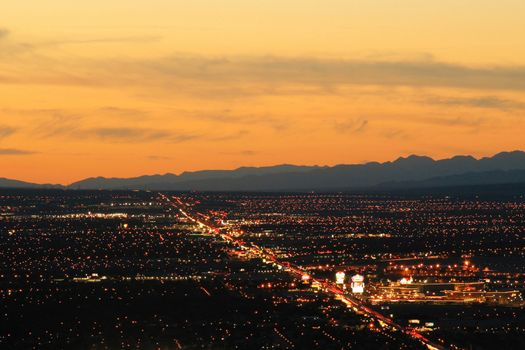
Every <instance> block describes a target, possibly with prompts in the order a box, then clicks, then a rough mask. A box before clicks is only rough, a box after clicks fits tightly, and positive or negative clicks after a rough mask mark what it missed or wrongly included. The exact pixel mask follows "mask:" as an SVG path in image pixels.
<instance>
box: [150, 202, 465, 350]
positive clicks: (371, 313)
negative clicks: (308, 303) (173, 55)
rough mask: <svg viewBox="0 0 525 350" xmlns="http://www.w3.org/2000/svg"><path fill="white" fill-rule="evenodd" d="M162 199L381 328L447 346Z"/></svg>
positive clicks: (433, 349)
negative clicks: (304, 278)
mask: <svg viewBox="0 0 525 350" xmlns="http://www.w3.org/2000/svg"><path fill="white" fill-rule="evenodd" d="M160 195H161V197H162V198H163V199H165V200H166V201H167V202H168V203H169V204H170V205H172V206H173V207H174V208H175V209H177V210H178V211H179V212H180V213H181V214H182V215H183V216H185V217H186V218H187V219H189V220H190V221H192V222H194V223H195V224H197V225H199V227H200V228H202V229H206V230H207V231H208V232H210V233H213V234H215V235H218V236H220V237H221V238H222V239H223V240H225V241H228V242H230V243H231V244H233V245H235V246H237V247H239V248H240V249H243V250H245V251H248V252H250V253H251V254H253V255H255V256H258V257H260V258H261V259H264V260H266V261H268V262H271V263H272V264H274V265H275V266H278V267H280V268H282V269H284V270H285V271H288V272H289V273H290V274H292V275H294V276H296V277H298V278H302V277H303V276H308V277H309V278H310V280H311V282H312V283H313V282H316V283H318V284H319V285H321V287H322V289H323V290H324V291H325V292H326V293H328V294H330V295H332V296H333V297H334V298H337V299H338V300H341V302H343V303H344V304H346V305H347V306H348V307H349V308H351V309H352V310H353V311H354V312H356V313H359V314H362V315H364V316H367V317H369V318H371V319H373V320H375V321H377V322H378V323H379V324H380V325H381V326H382V327H383V329H390V330H393V331H400V332H403V333H405V334H406V335H407V336H409V337H411V338H413V339H416V340H417V341H419V342H421V343H422V344H423V345H425V346H426V347H427V348H428V349H429V350H446V349H449V347H446V346H444V345H442V344H438V343H436V342H434V341H432V340H430V339H428V338H427V337H425V336H424V335H422V334H421V333H419V332H417V331H416V330H414V329H408V328H406V327H403V326H401V325H399V324H397V323H396V322H394V321H393V320H392V319H391V318H389V317H387V316H385V315H383V314H381V313H379V312H377V311H375V310H372V309H371V308H369V307H368V306H367V305H365V304H364V302H363V301H361V300H359V299H357V298H355V297H353V296H352V295H351V294H349V293H347V292H345V291H344V290H342V289H341V288H339V287H338V286H337V285H336V284H335V283H334V282H330V281H326V280H319V279H315V278H313V277H311V276H310V275H309V273H308V272H307V271H306V270H304V269H302V268H301V267H300V266H296V265H293V264H290V263H288V262H280V261H279V260H278V259H277V257H276V255H275V254H274V253H273V252H271V251H270V250H269V249H267V248H265V249H263V248H261V247H259V246H257V245H255V244H251V243H245V242H243V241H242V240H241V239H238V238H235V237H233V236H232V235H229V234H227V233H221V231H220V229H219V227H215V224H214V223H210V222H209V220H206V221H205V220H204V219H201V218H208V217H206V216H205V215H203V214H201V213H190V211H189V210H188V209H187V205H186V204H185V203H183V202H182V200H181V199H180V198H179V197H176V196H171V197H169V196H167V195H164V194H160ZM453 347H454V349H459V348H457V347H455V346H453Z"/></svg>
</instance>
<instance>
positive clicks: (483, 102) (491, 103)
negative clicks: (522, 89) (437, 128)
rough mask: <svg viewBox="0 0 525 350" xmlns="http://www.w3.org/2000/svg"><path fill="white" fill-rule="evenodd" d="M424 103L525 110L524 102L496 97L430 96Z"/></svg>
mask: <svg viewBox="0 0 525 350" xmlns="http://www.w3.org/2000/svg"><path fill="white" fill-rule="evenodd" d="M424 102H426V103H430V104H436V105H445V106H466V107H476V108H491V109H500V110H509V109H524V108H525V103H523V102H520V101H514V100H509V99H504V98H500V97H496V96H480V97H469V98H461V97H440V96H430V97H428V98H426V99H425V100H424Z"/></svg>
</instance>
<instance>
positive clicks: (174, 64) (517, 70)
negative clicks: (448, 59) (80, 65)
mask: <svg viewBox="0 0 525 350" xmlns="http://www.w3.org/2000/svg"><path fill="white" fill-rule="evenodd" d="M108 64H109V66H111V67H112V66H113V65H115V66H114V67H112V68H111V71H112V72H115V70H117V71H118V70H119V67H117V66H116V65H117V64H118V65H119V66H120V69H122V70H123V71H127V72H132V73H131V74H130V75H128V76H130V77H133V76H135V77H139V76H140V77H141V78H142V80H140V81H141V82H144V83H145V84H155V83H159V82H161V83H162V84H163V85H164V84H167V85H170V84H175V83H177V82H181V81H184V82H199V83H203V84H206V83H215V84H223V85H222V86H224V87H231V86H237V87H240V88H243V87H244V88H251V89H254V90H257V88H260V86H257V85H258V84H263V85H266V89H265V90H263V92H266V93H267V92H271V91H270V90H269V88H270V87H272V86H273V87H275V86H280V85H283V84H292V85H293V84H298V85H306V86H316V87H318V88H324V89H332V88H334V87H337V86H341V85H382V86H416V87H420V86H430V87H455V88H469V89H503V90H507V89H508V90H524V89H525V66H500V67H497V66H494V67H468V66H464V65H459V64H452V63H443V62H439V61H433V60H420V61H375V62H374V61H363V60H351V59H339V60H336V59H322V58H315V57H299V58H286V57H251V58H250V57H225V58H213V57H202V56H174V57H168V58H161V59H156V60H149V61H135V62H133V61H130V62H127V63H126V62H108ZM254 85H255V86H254ZM189 87H190V88H191V85H190V86H189Z"/></svg>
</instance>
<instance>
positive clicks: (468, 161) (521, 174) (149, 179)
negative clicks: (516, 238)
mask: <svg viewBox="0 0 525 350" xmlns="http://www.w3.org/2000/svg"><path fill="white" fill-rule="evenodd" d="M517 182H524V183H525V152H522V151H513V152H502V153H498V154H496V155H494V156H493V157H484V158H480V159H476V158H474V157H471V156H455V157H452V158H449V159H442V160H434V159H432V158H430V157H426V156H417V155H411V156H408V157H400V158H398V159H396V160H394V161H390V162H384V163H378V162H370V163H366V164H350V165H347V164H341V165H336V166H332V167H328V166H296V165H289V164H284V165H277V166H269V167H241V168H238V169H235V170H204V171H196V172H184V173H182V174H180V175H175V174H170V173H168V174H165V175H146V176H140V177H134V178H104V177H94V178H88V179H85V180H81V181H78V182H75V183H73V184H71V185H69V186H66V187H65V188H68V189H90V190H98V189H107V190H128V189H133V190H165V191H166V190H172V191H192V190H195V191H335V190H359V189H367V188H412V187H425V186H427V187H432V186H455V185H463V184H467V185H468V184H480V185H483V184H502V183H517ZM0 187H16V188H60V186H57V185H38V184H32V183H27V182H22V181H16V180H8V179H0Z"/></svg>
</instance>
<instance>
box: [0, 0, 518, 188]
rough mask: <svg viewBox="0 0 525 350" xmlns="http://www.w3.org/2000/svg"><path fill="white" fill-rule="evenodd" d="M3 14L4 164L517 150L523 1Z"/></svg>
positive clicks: (171, 164) (409, 0)
mask: <svg viewBox="0 0 525 350" xmlns="http://www.w3.org/2000/svg"><path fill="white" fill-rule="evenodd" d="M0 13H2V16H1V18H0V169H1V172H0V177H7V178H15V179H21V180H27V181H35V182H52V183H64V184H66V183H70V182H72V181H76V180H79V179H81V178H84V177H89V176H98V175H102V176H118V177H127V176H137V175H142V174H152V173H165V172H174V173H179V172H181V171H184V170H198V169H216V168H223V169H224V168H235V167H238V166H262V165H273V164H280V163H294V164H320V165H324V164H328V165H333V164H338V163H355V162H365V161H371V160H378V161H385V160H392V159H395V158H397V157H398V156H406V155H408V154H412V153H416V154H425V155H429V156H432V157H435V158H443V157H448V156H452V155H456V154H472V155H474V156H485V155H492V154H494V153H497V152H499V151H503V150H514V149H525V141H524V140H525V137H524V136H523V134H524V131H525V128H524V126H525V125H524V117H525V115H524V112H525V94H524V92H525V45H523V38H524V37H525V26H524V25H523V18H522V17H523V13H525V2H524V1H523V0H501V1H492V0H477V1H472V0H463V1H457V0H441V1H420V0H397V1H392V0H369V1H359V0H325V1H318V0H301V1H299V0H287V1H282V0H279V1H278V0H266V1H260V2H258V1H245V0H224V1H215V0H192V1H176V0H149V1H140V0H112V1H107V0H104V1H103V0H92V1H85V2H77V1H75V2H74V1H69V0H47V1H45V2H44V1H37V0H32V1H29V0H17V1H16V2H15V1H5V2H3V3H2V4H0Z"/></svg>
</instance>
